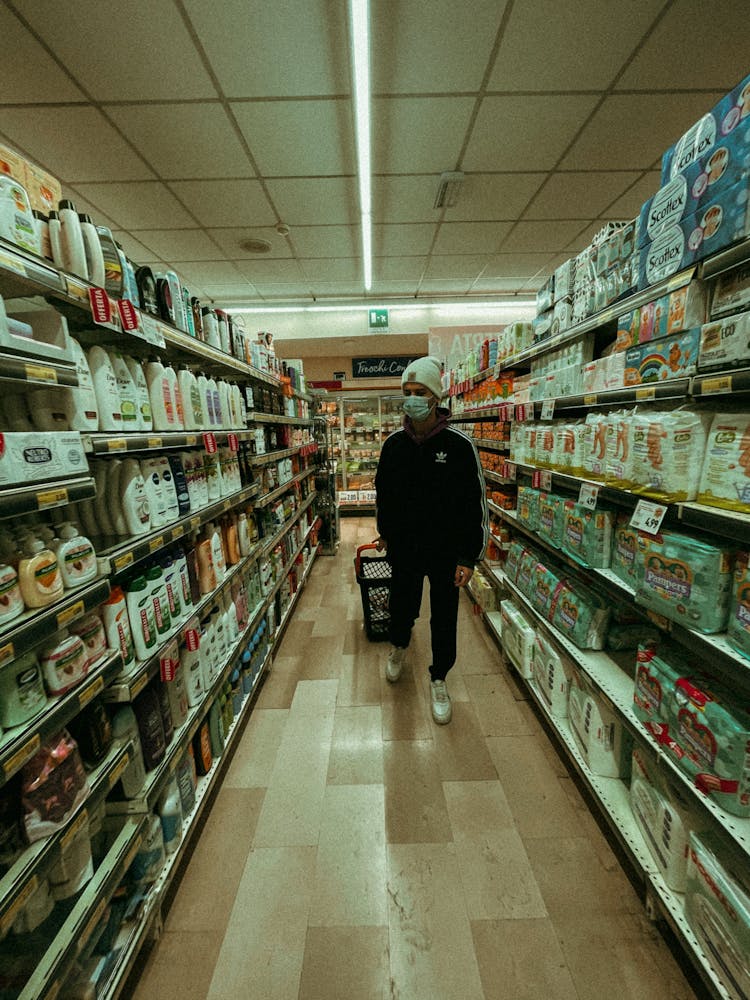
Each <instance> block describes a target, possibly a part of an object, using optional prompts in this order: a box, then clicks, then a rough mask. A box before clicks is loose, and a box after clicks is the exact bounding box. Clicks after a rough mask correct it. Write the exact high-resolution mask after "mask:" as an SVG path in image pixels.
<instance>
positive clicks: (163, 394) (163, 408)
mask: <svg viewBox="0 0 750 1000" xmlns="http://www.w3.org/2000/svg"><path fill="white" fill-rule="evenodd" d="M146 382H147V383H148V394H149V398H150V400H151V414H152V417H153V422H154V430H157V431H176V430H177V414H176V412H175V404H174V398H173V396H172V387H171V384H170V381H169V378H168V376H167V373H166V370H165V368H164V365H163V364H162V363H161V361H160V360H159V359H158V358H153V359H152V360H151V361H149V362H148V364H147V365H146Z"/></svg>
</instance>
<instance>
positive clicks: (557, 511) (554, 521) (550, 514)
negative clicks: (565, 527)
mask: <svg viewBox="0 0 750 1000" xmlns="http://www.w3.org/2000/svg"><path fill="white" fill-rule="evenodd" d="M562 515H563V499H562V497H559V496H557V494H555V493H540V494H539V527H538V529H537V531H538V533H539V535H540V537H542V538H544V539H546V540H547V541H548V542H550V543H551V544H552V545H555V546H557V548H561V545H562Z"/></svg>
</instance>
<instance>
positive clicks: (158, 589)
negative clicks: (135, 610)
mask: <svg viewBox="0 0 750 1000" xmlns="http://www.w3.org/2000/svg"><path fill="white" fill-rule="evenodd" d="M145 576H146V583H147V584H148V588H149V592H150V594H151V601H152V603H153V608H154V619H155V621H156V631H157V634H158V635H159V636H165V635H167V634H168V633H169V631H170V629H171V628H172V616H171V615H170V613H169V598H168V596H167V587H166V584H165V581H164V571H163V570H162V568H161V566H159V565H154V566H151V567H150V568H149V569H147V570H146V573H145Z"/></svg>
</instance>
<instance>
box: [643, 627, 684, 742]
mask: <svg viewBox="0 0 750 1000" xmlns="http://www.w3.org/2000/svg"><path fill="white" fill-rule="evenodd" d="M687 669H688V668H687V664H686V663H685V661H684V660H683V659H682V657H681V655H680V654H679V653H677V652H676V651H675V650H674V649H673V648H671V647H669V646H666V645H662V643H661V642H660V640H653V639H652V640H650V641H649V640H645V639H644V641H643V642H641V643H640V644H639V646H638V655H637V658H636V664H635V686H634V688H633V711H634V712H635V714H636V715H637V716H638V718H639V719H640V720H641V722H643V723H645V724H646V728H647V729H648V731H649V732H650V733H651V735H652V736H655V737H656V738H657V741H659V739H660V736H661V735H662V734H663V733H664V732H665V727H668V725H669V704H668V699H669V692H670V691H672V690H674V686H675V684H676V683H677V681H678V680H679V679H680V676H681V675H682V674H684V673H686V672H687Z"/></svg>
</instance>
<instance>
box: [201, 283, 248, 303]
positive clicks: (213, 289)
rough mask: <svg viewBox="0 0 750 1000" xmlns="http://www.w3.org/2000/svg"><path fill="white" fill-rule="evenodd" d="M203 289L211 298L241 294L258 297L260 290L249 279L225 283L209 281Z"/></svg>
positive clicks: (231, 296)
mask: <svg viewBox="0 0 750 1000" xmlns="http://www.w3.org/2000/svg"><path fill="white" fill-rule="evenodd" d="M203 291H204V292H205V293H206V295H207V296H208V297H209V298H211V299H218V298H233V297H237V298H239V297H240V296H248V297H250V296H252V297H257V295H258V292H257V290H256V289H255V287H254V286H253V285H251V284H250V282H249V281H241V282H238V283H237V284H230V285H223V284H213V283H211V282H207V283H206V284H205V285H204V286H203Z"/></svg>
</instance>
